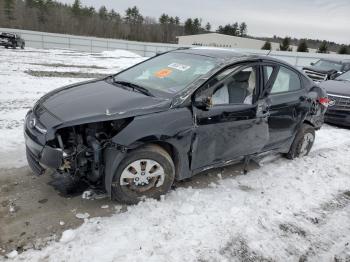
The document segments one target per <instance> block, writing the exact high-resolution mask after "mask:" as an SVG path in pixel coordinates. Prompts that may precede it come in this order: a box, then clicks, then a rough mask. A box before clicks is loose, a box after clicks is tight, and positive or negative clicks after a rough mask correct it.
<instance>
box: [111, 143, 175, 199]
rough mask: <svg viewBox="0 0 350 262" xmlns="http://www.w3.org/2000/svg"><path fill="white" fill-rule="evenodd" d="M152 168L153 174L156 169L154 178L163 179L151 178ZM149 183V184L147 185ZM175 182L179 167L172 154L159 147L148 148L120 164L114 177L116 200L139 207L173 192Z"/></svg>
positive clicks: (137, 151)
mask: <svg viewBox="0 0 350 262" xmlns="http://www.w3.org/2000/svg"><path fill="white" fill-rule="evenodd" d="M152 165H153V166H152ZM138 166H140V167H138ZM150 167H152V168H151V171H150V172H152V169H153V168H155V169H154V170H155V171H154V172H153V174H158V173H159V174H162V173H163V175H161V176H159V177H158V178H157V177H151V176H152V173H150V172H147V170H148V171H149V170H150ZM136 169H139V172H138V171H136ZM142 169H143V171H142ZM162 171H163V172H162ZM156 172H157V173H156ZM145 173H146V174H145ZM142 174H143V176H142ZM145 179H146V180H147V181H149V182H145V185H144V183H143V182H144V181H145ZM174 179H175V166H174V162H173V160H172V158H171V157H170V155H169V154H168V152H166V151H165V150H164V149H163V148H161V147H160V146H158V145H147V146H144V147H142V148H139V149H135V150H133V151H130V152H129V153H128V154H127V156H126V157H125V158H124V159H123V160H122V162H121V163H120V165H119V167H118V168H117V170H116V172H115V175H114V177H113V182H112V190H111V191H112V199H113V200H116V201H118V202H120V203H123V204H137V203H138V202H140V201H141V200H142V199H144V198H155V199H159V198H160V196H161V195H164V194H166V193H167V192H168V191H169V190H170V188H171V186H172V184H173V182H174ZM136 180H137V181H136ZM141 181H142V185H141ZM146 183H148V184H146ZM152 185H153V186H152Z"/></svg>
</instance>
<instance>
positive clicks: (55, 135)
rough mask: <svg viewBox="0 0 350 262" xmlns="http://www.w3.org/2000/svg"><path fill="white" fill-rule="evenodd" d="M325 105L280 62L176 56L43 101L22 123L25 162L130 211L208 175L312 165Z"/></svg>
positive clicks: (215, 52) (209, 53)
mask: <svg viewBox="0 0 350 262" xmlns="http://www.w3.org/2000/svg"><path fill="white" fill-rule="evenodd" d="M327 105H328V99H327V96H326V93H325V92H324V91H323V90H322V89H321V88H319V87H318V86H316V85H315V84H314V82H313V81H312V80H311V79H310V78H308V77H307V76H306V75H305V74H304V73H302V72H301V71H299V70H297V69H295V68H294V67H293V66H290V65H289V64H287V63H285V62H282V61H280V60H277V59H274V58H271V57H269V56H255V55H245V54H241V53H237V52H234V51H231V50H220V49H206V48H190V49H179V50H175V51H171V52H167V53H164V54H161V55H158V56H155V57H153V58H150V59H148V60H146V61H144V62H141V63H139V64H137V65H135V66H133V67H131V68H128V69H126V70H124V71H122V72H119V73H118V74H116V75H112V76H109V77H107V78H105V79H102V80H93V81H88V82H84V83H79V84H74V85H70V86H66V87H63V88H60V89H57V90H54V91H52V92H50V93H48V94H46V95H45V96H43V97H42V98H41V99H40V100H39V101H38V102H37V103H36V104H35V106H34V107H33V109H32V110H30V111H29V112H28V114H27V116H26V120H25V140H26V149H27V159H28V163H29V165H30V167H31V168H32V170H33V171H34V172H35V173H36V174H38V175H41V174H43V173H44V171H45V170H46V169H53V170H55V171H56V172H58V173H60V174H62V175H63V174H64V175H67V174H68V175H69V176H71V177H73V178H75V179H84V180H86V181H88V182H89V183H90V184H94V185H96V186H100V187H102V188H103V189H104V190H105V191H106V192H107V193H108V195H109V196H110V197H111V198H112V199H114V200H117V201H119V202H122V203H128V204H133V203H137V202H138V201H140V199H142V198H144V197H151V198H159V197H160V196H161V195H163V194H165V193H166V192H167V191H168V190H169V189H170V188H171V186H172V184H173V182H174V180H183V179H186V178H190V177H191V176H193V175H196V174H198V173H200V172H202V171H204V170H207V169H210V168H216V167H222V166H225V165H229V164H232V163H236V162H239V161H244V160H245V162H246V163H247V162H248V161H249V160H250V159H257V158H259V157H260V156H262V155H265V154H268V153H272V152H273V153H282V154H284V155H285V156H286V157H288V158H291V159H292V158H295V157H300V156H304V155H307V154H308V153H309V151H310V149H311V147H312V145H313V142H314V140H315V130H317V129H319V128H321V126H322V124H323V121H324V113H325V111H326V109H327Z"/></svg>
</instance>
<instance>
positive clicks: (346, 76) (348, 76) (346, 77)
mask: <svg viewBox="0 0 350 262" xmlns="http://www.w3.org/2000/svg"><path fill="white" fill-rule="evenodd" d="M336 80H339V81H350V71H348V72H346V73H344V74H342V75H340V76H338V77H337V78H336Z"/></svg>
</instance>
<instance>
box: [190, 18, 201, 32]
mask: <svg viewBox="0 0 350 262" xmlns="http://www.w3.org/2000/svg"><path fill="white" fill-rule="evenodd" d="M201 26H202V23H201V20H200V19H198V18H195V19H193V24H192V28H193V34H198V33H199V32H200V31H201Z"/></svg>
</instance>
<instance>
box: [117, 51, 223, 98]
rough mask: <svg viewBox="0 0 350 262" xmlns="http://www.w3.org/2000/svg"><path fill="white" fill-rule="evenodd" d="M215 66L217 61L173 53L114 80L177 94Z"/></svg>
mask: <svg viewBox="0 0 350 262" xmlns="http://www.w3.org/2000/svg"><path fill="white" fill-rule="evenodd" d="M215 66H216V61H215V59H214V58H210V57H206V56H201V55H194V54H186V53H180V52H171V53H167V54H164V55H160V56H158V57H155V58H153V59H150V60H148V61H146V62H144V63H142V64H140V65H137V66H135V67H133V68H130V69H128V70H126V71H124V72H122V73H120V74H118V75H116V76H115V80H117V81H127V82H131V83H134V84H137V85H139V86H142V87H145V88H147V89H156V90H160V91H163V92H167V93H177V92H179V91H181V90H182V89H184V88H185V87H187V86H188V85H189V84H191V83H192V82H193V81H195V80H196V79H198V78H200V77H201V76H203V75H204V74H206V73H208V72H209V71H210V70H212V69H213V68H214V67H215Z"/></svg>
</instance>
